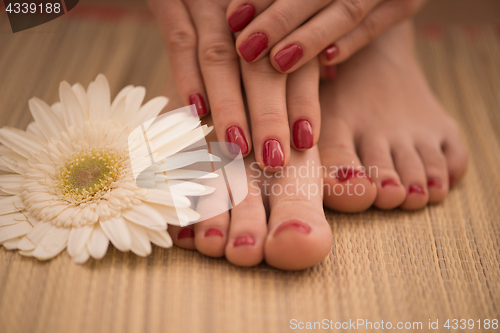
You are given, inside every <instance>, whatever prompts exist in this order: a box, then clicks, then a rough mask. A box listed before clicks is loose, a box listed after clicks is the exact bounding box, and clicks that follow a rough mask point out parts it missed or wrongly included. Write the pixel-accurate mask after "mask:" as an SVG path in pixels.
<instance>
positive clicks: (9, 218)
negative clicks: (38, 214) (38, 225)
mask: <svg viewBox="0 0 500 333" xmlns="http://www.w3.org/2000/svg"><path fill="white" fill-rule="evenodd" d="M19 217H24V215H23V214H21V213H14V214H7V215H0V227H5V226H6V225H12V224H16V223H18V222H19V220H18V219H17V218H19Z"/></svg>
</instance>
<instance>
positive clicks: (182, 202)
mask: <svg viewBox="0 0 500 333" xmlns="http://www.w3.org/2000/svg"><path fill="white" fill-rule="evenodd" d="M144 201H146V202H151V203H155V204H159V205H164V206H172V207H189V206H191V201H189V199H188V198H187V197H185V196H183V195H179V194H177V193H171V192H170V191H166V190H154V189H150V190H148V195H147V197H146V199H144Z"/></svg>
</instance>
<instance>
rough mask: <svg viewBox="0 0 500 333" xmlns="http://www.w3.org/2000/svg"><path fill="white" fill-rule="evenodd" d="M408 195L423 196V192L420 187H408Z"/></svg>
mask: <svg viewBox="0 0 500 333" xmlns="http://www.w3.org/2000/svg"><path fill="white" fill-rule="evenodd" d="M408 193H409V194H412V193H418V194H422V195H425V190H424V188H423V187H422V186H420V185H410V187H409V188H408Z"/></svg>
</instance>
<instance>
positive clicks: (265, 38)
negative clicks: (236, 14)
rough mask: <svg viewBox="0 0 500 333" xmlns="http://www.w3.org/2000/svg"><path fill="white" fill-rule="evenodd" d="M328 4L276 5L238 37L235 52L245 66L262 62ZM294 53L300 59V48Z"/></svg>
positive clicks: (296, 0)
mask: <svg viewBox="0 0 500 333" xmlns="http://www.w3.org/2000/svg"><path fill="white" fill-rule="evenodd" d="M364 1H366V0H364ZM330 2H331V0H310V1H304V0H288V1H275V2H274V3H273V4H272V5H271V6H269V8H267V9H266V10H265V11H264V12H262V13H261V14H260V15H258V16H256V17H255V18H254V19H253V20H252V22H251V23H249V24H248V26H247V27H246V28H245V29H243V31H242V32H241V34H240V35H239V36H238V38H237V40H236V48H237V50H238V53H239V55H240V56H241V57H242V58H243V59H245V61H247V62H252V61H256V60H259V59H261V58H262V57H263V56H264V55H266V54H267V53H268V51H269V50H270V49H271V48H272V47H273V46H274V45H275V44H276V43H278V42H279V41H280V40H281V39H283V37H285V36H286V35H288V34H289V33H290V32H291V31H293V30H295V29H296V28H297V27H298V26H300V25H301V24H302V23H304V22H305V21H306V20H307V19H309V18H310V17H311V16H313V15H314V13H316V12H317V11H318V10H320V9H321V8H323V7H324V6H326V5H328V3H330ZM293 51H294V52H295V53H294V54H295V57H298V56H300V54H301V49H300V48H297V47H296V48H294V50H293ZM283 71H285V70H283Z"/></svg>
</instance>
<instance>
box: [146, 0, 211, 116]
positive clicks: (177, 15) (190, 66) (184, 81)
mask: <svg viewBox="0 0 500 333" xmlns="http://www.w3.org/2000/svg"><path fill="white" fill-rule="evenodd" d="M150 5H151V7H152V9H153V12H154V14H155V16H156V19H157V22H158V24H159V26H160V30H161V33H162V35H163V40H164V42H165V46H166V48H167V52H168V55H169V59H170V65H171V68H172V73H173V76H174V78H175V84H176V87H177V91H178V93H179V95H180V97H181V100H182V103H183V104H184V105H191V104H195V106H196V110H197V111H198V115H200V116H204V115H207V114H208V111H209V107H208V104H207V103H206V100H207V99H206V92H205V87H204V84H203V78H202V76H201V72H200V68H199V66H198V54H197V38H196V30H195V28H194V27H193V25H192V24H191V18H190V16H189V13H188V11H187V8H186V7H185V6H184V4H183V3H182V2H181V1H179V0H171V1H160V0H156V1H150Z"/></svg>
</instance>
